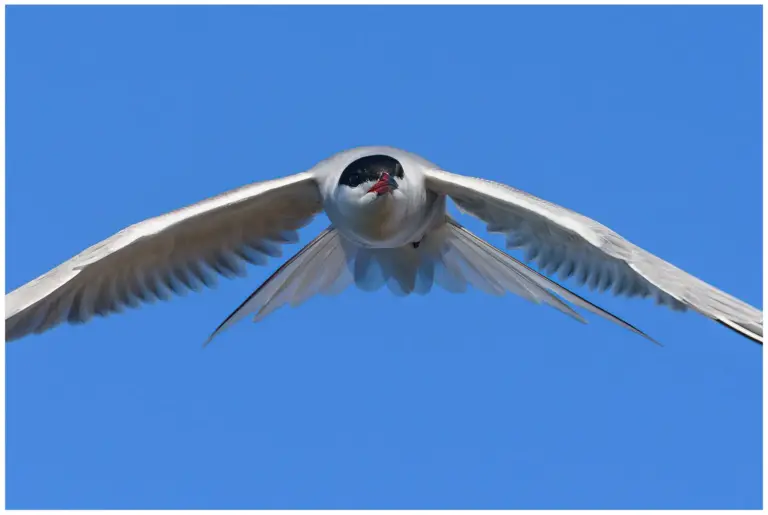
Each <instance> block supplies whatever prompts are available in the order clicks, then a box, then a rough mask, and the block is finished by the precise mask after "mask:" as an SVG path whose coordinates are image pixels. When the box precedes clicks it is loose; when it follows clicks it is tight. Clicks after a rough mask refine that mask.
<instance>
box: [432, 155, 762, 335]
mask: <svg viewBox="0 0 768 515" xmlns="http://www.w3.org/2000/svg"><path fill="white" fill-rule="evenodd" d="M425 173H426V184H427V187H428V188H429V189H430V190H432V191H434V192H435V193H438V194H443V195H448V196H450V197H451V198H452V199H453V200H454V202H455V203H456V205H457V206H458V207H459V209H461V210H462V211H464V212H467V213H469V214H471V215H473V216H476V217H477V218H479V219H481V220H483V221H484V222H486V223H487V224H488V227H487V228H488V231H490V232H500V233H504V234H505V235H506V238H507V247H509V248H521V249H524V250H525V251H526V254H525V257H526V260H528V261H535V262H536V263H537V265H538V266H539V267H540V269H542V270H543V271H544V272H545V273H548V274H552V273H555V272H558V273H559V275H560V277H561V279H565V278H567V277H572V276H573V277H575V278H576V279H577V280H578V281H579V282H580V283H582V284H584V283H586V284H588V285H589V287H590V288H591V289H598V290H600V291H605V290H607V289H609V288H611V289H612V291H613V293H614V294H616V295H624V296H630V297H632V296H639V297H652V298H654V299H655V300H656V302H657V303H658V304H662V305H666V306H668V307H670V308H672V309H675V310H679V311H685V310H687V309H689V308H690V309H693V310H695V311H698V312H699V313H701V314H703V315H705V316H707V317H709V318H711V319H713V320H715V321H717V322H719V323H721V324H723V325H725V326H726V327H729V328H730V329H733V330H734V331H736V332H738V333H740V334H742V335H744V336H746V337H747V338H750V339H752V340H754V341H756V342H758V343H760V344H762V343H763V314H762V311H760V310H758V309H756V308H754V307H752V306H750V305H749V304H746V303H745V302H742V301H741V300H739V299H737V298H735V297H732V296H731V295H728V294H727V293H725V292H723V291H721V290H719V289H717V288H715V287H713V286H711V285H709V284H707V283H705V282H703V281H701V280H700V279H698V278H696V277H694V276H692V275H690V274H688V273H687V272H684V271H683V270H680V269H679V268H677V267H675V266H673V265H672V264H670V263H668V262H666V261H664V260H663V259H660V258H658V257H656V256H655V255H653V254H651V253H650V252H648V251H646V250H643V249H642V248H640V247H638V246H637V245H634V244H632V243H630V242H629V241H627V240H625V239H624V238H622V237H621V236H619V235H618V234H616V233H615V232H613V231H612V230H610V229H609V228H607V227H605V226H604V225H601V224H599V223H598V222H596V221H594V220H592V219H590V218H588V217H586V216H584V215H581V214H579V213H576V212H574V211H571V210H569V209H566V208H564V207H561V206H558V205H556V204H553V203H551V202H547V201H545V200H542V199H540V198H537V197H535V196H533V195H530V194H528V193H525V192H523V191H520V190H517V189H514V188H511V187H509V186H506V185H504V184H499V183H496V182H492V181H488V180H484V179H478V178H474V177H466V176H462V175H457V174H453V173H449V172H446V171H442V170H427V171H426V172H425Z"/></svg>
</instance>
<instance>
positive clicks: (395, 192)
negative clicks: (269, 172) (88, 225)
mask: <svg viewBox="0 0 768 515" xmlns="http://www.w3.org/2000/svg"><path fill="white" fill-rule="evenodd" d="M448 198H451V199H452V200H453V201H454V202H455V203H456V205H457V207H458V208H459V209H460V210H461V211H462V212H464V213H468V214H470V215H473V216H475V217H477V218H479V219H481V220H482V221H484V222H485V223H486V224H487V228H488V230H489V231H490V232H498V233H502V234H503V235H504V236H505V238H506V244H507V247H509V248H519V249H522V250H524V251H525V259H526V260H527V261H530V262H535V263H536V264H537V265H538V267H539V268H540V269H541V270H542V271H543V272H545V273H547V274H550V275H551V274H554V273H558V274H559V276H560V278H561V279H566V278H569V277H573V278H575V279H576V280H577V281H579V282H580V283H583V284H587V285H588V286H589V287H590V288H592V289H598V290H600V291H605V290H608V289H610V290H612V292H613V293H614V294H616V295H624V296H630V297H632V296H639V297H651V298H653V299H654V300H655V301H656V302H657V303H659V304H662V305H666V306H668V307H670V308H672V309H675V310H679V311H685V310H687V309H692V310H695V311H697V312H699V313H701V314H703V315H705V316H707V317H709V318H711V319H713V320H715V321H717V322H719V323H721V324H723V325H725V326H726V327H729V328H730V329H732V330H734V331H736V332H738V333H739V334H742V335H744V336H746V337H747V338H750V339H752V340H753V341H756V342H758V343H761V344H762V312H761V311H759V310H757V309H755V308H754V307H752V306H750V305H748V304H746V303H744V302H742V301H740V300H738V299H736V298H734V297H732V296H730V295H728V294H727V293H725V292H723V291H721V290H719V289H717V288H715V287H713V286H711V285H709V284H707V283H705V282H703V281H701V280H699V279H697V278H696V277H693V276H692V275H690V274H688V273H686V272H684V271H682V270H680V269H678V268H676V267H674V266H673V265H671V264H670V263H667V262H666V261H663V260H662V259H660V258H658V257H656V256H654V255H653V254H650V253H649V252H647V251H645V250H643V249H642V248H640V247H638V246H636V245H634V244H632V243H630V242H629V241H627V240H626V239H624V238H622V237H621V236H619V235H618V234H616V233H615V232H613V231H612V230H610V229H608V228H607V227H605V226H603V225H601V224H599V223H598V222H596V221H594V220H592V219H590V218H587V217H586V216H583V215H581V214H578V213H575V212H573V211H571V210H569V209H566V208H564V207H561V206H558V205H556V204H552V203H550V202H547V201H545V200H542V199H539V198H537V197H535V196H533V195H530V194H527V193H525V192H522V191H520V190H516V189H514V188H511V187H509V186H505V185H503V184H499V183H495V182H492V181H487V180H484V179H478V178H474V177H467V176H463V175H457V174H454V173H451V172H448V171H445V170H443V169H441V168H440V167H439V166H437V165H435V164H434V163H431V162H430V161H427V160H426V159H424V158H422V157H420V156H418V155H416V154H413V153H411V152H406V151H404V150H400V149H397V148H393V147H383V146H369V147H357V148H353V149H350V150H346V151H343V152H340V153H338V154H335V155H333V156H331V157H330V158H328V159H325V160H323V161H321V162H319V163H318V164H317V165H315V166H314V167H313V168H311V169H310V170H308V171H306V172H301V173H298V174H296V175H292V176H288V177H284V178H282V179H275V180H270V181H264V182H259V183H255V184H251V185H247V186H244V187H242V188H238V189H235V190H232V191H229V192H226V193H224V194H221V195H218V196H216V197H212V198H210V199H206V200H203V201H202V202H199V203H197V204H193V205H191V206H187V207H185V208H182V209H179V210H176V211H173V212H170V213H168V214H165V215H161V216H158V217H155V218H151V219H149V220H145V221H143V222H140V223H138V224H135V225H133V226H131V227H128V228H126V229H124V230H123V231H120V232H119V233H117V234H115V235H114V236H112V237H110V238H108V239H106V240H104V241H103V242H101V243H99V244H96V245H94V246H92V247H91V248H89V249H87V250H85V251H84V252H82V253H80V254H78V255H77V256H75V257H73V258H72V259H70V260H69V261H66V262H64V263H62V264H61V265H60V266H58V267H56V268H54V269H53V270H51V271H50V272H48V273H46V274H44V275H42V276H41V277H39V278H37V279H35V280H33V281H30V282H29V283H27V284H25V285H24V286H22V287H20V288H18V289H17V290H15V291H13V292H11V293H9V294H8V295H6V340H7V341H11V340H15V339H18V338H21V337H23V336H26V335H28V334H30V333H41V332H44V331H46V330H48V329H50V328H52V327H54V326H56V325H58V324H60V323H62V322H65V321H68V322H71V323H82V322H86V321H88V320H89V319H91V318H92V317H93V316H94V315H100V316H105V315H108V314H110V313H115V312H120V311H122V310H123V308H124V307H126V306H127V307H137V306H139V305H140V304H141V303H144V302H151V301H153V300H155V299H157V298H160V299H167V298H169V297H170V296H171V295H172V294H174V293H180V292H182V291H183V290H187V289H192V290H197V289H199V288H200V287H201V286H210V285H212V284H213V282H214V280H215V276H216V275H223V276H226V277H233V276H238V275H244V273H245V267H244V263H246V262H250V263H253V264H265V263H266V260H267V257H276V256H279V255H280V245H281V244H283V243H288V242H295V241H297V240H298V235H297V231H298V229H300V228H301V227H303V226H305V225H306V224H307V223H309V221H310V220H311V219H312V218H313V217H314V216H315V215H317V214H319V213H320V212H323V211H324V212H325V213H326V214H327V216H328V218H329V220H330V222H331V224H330V226H329V227H328V228H326V229H325V230H324V231H322V232H321V233H320V234H319V235H318V236H317V237H316V238H314V239H313V240H312V241H311V242H309V243H308V244H307V245H306V246H305V247H303V248H302V249H301V250H300V251H299V252H298V253H297V254H296V255H294V256H293V257H291V258H290V259H289V260H288V261H286V262H285V263H284V264H283V265H282V266H281V267H279V268H278V270H276V271H275V273H274V274H272V276H270V277H269V278H268V279H267V280H266V281H265V282H264V283H263V284H262V285H261V286H259V288H257V289H256V290H255V291H254V292H253V293H252V294H251V295H250V296H249V297H248V298H247V299H246V300H245V302H243V303H242V304H241V305H240V306H239V307H238V308H237V309H236V310H235V311H234V312H233V313H232V314H231V315H230V316H229V317H227V319H226V320H225V321H224V322H223V323H222V324H221V325H220V326H219V327H218V328H217V329H216V331H214V333H213V334H212V335H211V338H213V336H215V335H216V334H218V333H219V332H220V331H222V330H224V329H226V328H227V327H229V326H231V325H232V324H234V323H236V322H237V321H239V320H241V319H242V318H243V317H245V316H247V315H249V314H254V313H255V320H260V319H261V318H263V317H265V316H266V315H268V314H269V313H271V312H272V311H274V310H275V309H277V308H279V307H280V306H283V305H285V304H290V305H293V306H295V305H298V304H300V303H302V302H303V301H305V300H306V299H308V298H310V297H312V296H314V295H317V294H333V293H338V292H340V291H343V290H344V289H345V288H347V287H348V286H350V285H352V284H354V285H356V286H357V287H359V288H362V289H364V290H375V289H378V288H380V287H383V286H385V285H386V286H387V287H388V288H389V289H390V290H391V291H392V292H394V293H395V294H398V295H408V294H411V293H416V294H425V293H428V292H429V291H430V290H431V288H432V287H433V286H434V285H437V286H439V287H442V288H443V289H446V290H448V291H452V292H462V291H464V290H465V289H466V288H467V287H469V286H473V287H475V288H478V289H480V290H482V291H485V292H487V293H490V294H494V295H502V294H504V293H506V292H510V293H514V294H517V295H519V296H521V297H523V298H526V299H528V300H530V301H532V302H536V303H544V304H548V305H550V306H552V307H554V308H556V309H558V310H559V311H561V312H563V313H565V314H567V315H569V316H571V317H572V318H575V319H576V320H579V321H582V322H584V321H585V320H584V318H583V317H582V316H581V315H580V314H579V313H578V312H577V311H576V310H574V309H573V307H572V305H573V306H575V307H579V308H582V309H586V310H588V311H591V312H592V313H595V314H598V315H600V316H602V317H604V318H606V319H608V320H611V321H612V322H615V323H617V324H619V325H621V326H622V327H625V328H627V329H629V330H631V331H633V332H635V333H638V334H640V335H642V336H645V337H648V336H647V335H646V334H645V333H643V332H642V331H640V330H639V329H637V328H636V327H634V326H632V325H631V324H629V323H628V322H626V321H624V320H622V319H620V318H619V317H617V316H615V315H613V314H611V313H609V312H607V311H605V310H603V309H602V308H600V307H598V306H596V305H595V304H593V303H591V302H590V301H588V300H586V299H584V298H582V297H581V296H579V295H577V294H575V293H574V292H572V291H570V290H568V289H567V288H565V287H563V286H561V285H560V284H558V283H557V282H555V281H554V280H552V279H550V278H549V277H547V276H545V275H542V274H541V273H539V272H537V271H535V270H533V269H532V268H531V267H529V266H528V265H526V264H524V263H523V262H521V261H519V260H517V259H515V258H514V257H512V256H510V255H509V254H507V253H505V252H503V251H501V250H500V249H498V248H496V247H495V246H493V245H491V244H489V243H487V242H486V241H484V240H483V239H481V238H479V237H478V236H476V235H474V234H473V233H471V232H470V231H468V230H467V229H466V228H464V227H463V226H462V225H461V224H459V223H458V222H457V221H456V220H454V219H453V218H452V217H450V216H449V215H448V213H447V210H446V200H447V199H448ZM648 338H649V339H650V337H648ZM209 341H210V339H209Z"/></svg>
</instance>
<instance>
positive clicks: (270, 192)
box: [5, 171, 322, 341]
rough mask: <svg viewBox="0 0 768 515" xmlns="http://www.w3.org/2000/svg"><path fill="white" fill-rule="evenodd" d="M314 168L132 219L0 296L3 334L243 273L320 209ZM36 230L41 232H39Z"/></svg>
mask: <svg viewBox="0 0 768 515" xmlns="http://www.w3.org/2000/svg"><path fill="white" fill-rule="evenodd" d="M315 177H316V175H315V174H314V173H313V172H312V171H309V172H303V173H300V174H296V175H292V176H289V177H285V178H282V179H276V180H271V181H264V182H259V183H254V184H250V185H247V186H243V187H241V188H238V189H235V190H231V191H229V192H226V193H223V194H221V195H218V196H216V197H212V198H210V199H207V200H203V201H202V202H198V203H197V204H192V205H190V206H187V207H185V208H182V209H179V210H177V211H173V212H170V213H168V214H165V215H162V216H158V217H155V218H150V219H148V220H145V221H143V222H140V223H137V224H135V225H132V226H130V227H128V228H126V229H124V230H122V231H120V232H119V233H117V234H115V235H114V236H112V237H110V238H107V239H106V240H104V241H102V242H101V243H97V244H96V245H94V246H92V247H90V248H89V249H87V250H85V251H83V252H81V253H80V254H78V255H77V256H75V257H73V258H71V259H70V260H68V261H65V262H64V263H62V264H61V265H59V266H58V267H56V268H54V269H53V270H51V271H50V272H48V273H46V274H44V275H42V276H40V277H38V278H37V279H34V280H32V281H30V282H29V283H27V284H25V285H24V286H21V287H20V288H18V289H16V290H14V291H13V292H11V293H9V294H7V295H6V297H5V338H6V341H11V340H15V339H18V338H21V337H23V336H25V335H27V334H30V333H41V332H43V331H46V330H48V329H50V328H52V327H54V326H56V325H58V324H60V323H62V322H64V321H69V322H71V323H82V322H86V321H88V320H89V319H91V318H92V317H93V316H94V315H100V316H105V315H108V314H110V313H114V312H120V311H122V310H123V308H124V307H125V306H129V307H136V306H138V305H139V304H140V303H142V302H151V301H154V300H155V299H156V298H160V299H163V300H165V299H167V298H168V297H170V295H171V293H183V292H184V291H186V290H187V289H191V290H197V289H198V288H199V287H200V286H201V285H205V286H210V285H211V284H212V281H214V279H215V274H217V273H218V274H221V275H224V276H226V277H232V276H236V275H243V274H244V266H243V264H244V263H243V262H244V261H248V262H251V263H256V264H264V263H265V262H266V259H267V256H279V255H280V252H281V249H280V244H283V243H288V242H290V243H293V242H296V241H298V235H297V233H296V231H297V230H298V229H300V228H301V227H303V226H304V225H306V224H307V223H309V221H310V220H311V219H312V218H313V217H314V216H315V215H316V214H317V213H319V212H320V211H321V210H322V198H321V195H320V191H319V189H318V185H317V183H316V180H315ZM41 237H43V236H42V235H41Z"/></svg>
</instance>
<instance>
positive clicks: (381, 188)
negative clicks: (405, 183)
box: [368, 172, 397, 195]
mask: <svg viewBox="0 0 768 515" xmlns="http://www.w3.org/2000/svg"><path fill="white" fill-rule="evenodd" d="M395 189H397V183H396V182H395V180H394V179H393V178H392V177H390V176H389V174H388V173H386V172H384V173H383V174H381V177H379V180H378V181H376V184H374V185H373V186H372V187H371V189H369V190H368V193H375V194H376V195H384V194H385V193H389V192H390V191H392V190H395Z"/></svg>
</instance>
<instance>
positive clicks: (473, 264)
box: [206, 218, 653, 345]
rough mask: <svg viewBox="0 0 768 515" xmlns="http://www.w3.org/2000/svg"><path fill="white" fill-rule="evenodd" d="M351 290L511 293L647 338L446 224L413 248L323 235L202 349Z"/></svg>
mask: <svg viewBox="0 0 768 515" xmlns="http://www.w3.org/2000/svg"><path fill="white" fill-rule="evenodd" d="M352 284H354V285H356V286H357V287H358V288H361V289H363V290H368V291H372V290H377V289H380V288H382V287H383V286H385V285H386V286H387V288H388V289H389V290H390V291H392V292H393V293H395V294H397V295H410V294H412V293H415V294H426V293H428V292H429V291H430V290H431V288H432V286H433V285H437V286H440V287H442V288H444V289H445V290H447V291H450V292H463V291H465V290H466V289H467V288H468V287H469V286H472V287H474V288H477V289H479V290H481V291H484V292H486V293H489V294H492V295H503V294H505V293H507V292H509V293H514V294H516V295H518V296H520V297H522V298H524V299H526V300H529V301H531V302H534V303H537V304H542V303H543V304H547V305H549V306H552V307H554V308H555V309H557V310H559V311H560V312H562V313H564V314H566V315H568V316H570V317H571V318H574V319H575V320H578V321H579V322H583V323H585V322H586V320H584V318H583V317H582V316H581V315H580V314H579V313H577V312H576V311H575V310H574V309H573V308H572V307H571V306H569V305H568V304H567V303H566V301H568V302H570V303H572V304H574V305H576V306H578V307H581V308H584V309H587V310H588V311H591V312H593V313H596V314H598V315H600V316H602V317H604V318H607V319H608V320H611V321H612V322H614V323H617V324H619V325H621V326H622V327H625V328H627V329H629V330H631V331H634V332H636V333H638V334H640V335H642V336H645V337H646V338H649V339H651V338H650V337H648V336H647V335H646V334H645V333H643V332H642V331H640V330H639V329H637V328H635V327H634V326H632V325H630V324H629V323H627V322H625V321H624V320H621V319H620V318H618V317H617V316H615V315H612V314H611V313H609V312H607V311H605V310H603V309H602V308H600V307H598V306H596V305H594V304H592V303H591V302H589V301H587V300H586V299H583V298H582V297H580V296H578V295H576V294H575V293H573V292H571V291H570V290H568V289H566V288H564V287H562V286H560V285H559V284H557V283H555V282H554V281H552V280H551V279H549V278H547V277H545V276H543V275H541V274H539V273H538V272H536V271H535V270H533V269H531V268H530V267H528V266H527V265H525V264H523V263H522V262H520V261H518V260H516V259H515V258H513V257H512V256H510V255H509V254H507V253H505V252H503V251H501V250H499V249H497V248H496V247H494V246H493V245H491V244H489V243H487V242H486V241H484V240H482V239H481V238H478V237H477V236H475V235H474V234H473V233H471V232H470V231H468V230H467V229H465V228H464V227H463V226H461V225H460V224H459V223H457V222H456V221H454V220H452V219H450V218H449V219H447V221H446V223H445V224H443V225H442V226H440V227H438V228H436V229H434V230H433V231H431V232H430V233H428V234H427V235H426V236H425V237H424V238H423V239H422V241H421V242H420V244H419V245H405V246H402V247H398V248H393V249H376V248H361V247H359V246H357V245H355V244H354V243H352V242H350V241H349V240H347V239H345V238H344V237H342V236H341V235H340V234H339V233H338V231H337V230H336V229H335V228H333V227H329V228H327V229H326V230H325V231H323V232H322V233H320V235H318V236H317V238H315V239H314V240H312V241H311V242H310V243H309V244H307V245H306V246H305V247H304V248H302V249H301V250H300V251H299V252H298V253H297V254H296V255H295V256H293V257H292V258H291V259H289V260H288V261H287V262H286V263H285V264H284V265H283V266H281V267H280V268H279V269H278V270H277V271H275V273H274V274H272V276H271V277H269V279H267V280H266V281H265V282H264V283H263V284H262V285H261V286H259V288H257V289H256V291H254V292H253V293H252V294H251V295H250V296H249V297H248V298H247V299H246V300H245V301H244V302H243V303H242V304H241V305H240V306H239V307H238V308H237V309H236V310H235V311H234V312H233V313H232V314H231V315H229V316H228V317H227V318H226V319H225V320H224V322H222V323H221V325H219V327H218V328H217V329H216V330H215V331H214V332H213V334H211V336H210V338H208V341H207V342H206V345H207V344H208V343H209V342H210V341H211V340H212V339H213V338H214V337H215V336H216V335H217V334H219V333H220V332H221V331H223V330H224V329H226V328H228V327H230V326H231V325H233V324H234V323H236V322H237V321H239V320H241V319H243V318H244V317H246V316H248V315H249V314H252V313H256V314H255V317H254V320H255V321H259V320H261V319H263V318H264V317H266V316H267V315H269V314H270V313H272V312H273V311H275V310H276V309H278V308H279V307H281V306H284V305H285V304H290V305H291V306H297V305H299V304H301V303H302V302H304V301H306V300H307V299H309V298H310V297H312V296H315V295H318V294H325V295H333V294H336V293H339V292H341V291H343V290H344V289H346V288H347V287H349V286H350V285H352ZM651 340H652V339H651ZM652 341H653V340H652Z"/></svg>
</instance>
